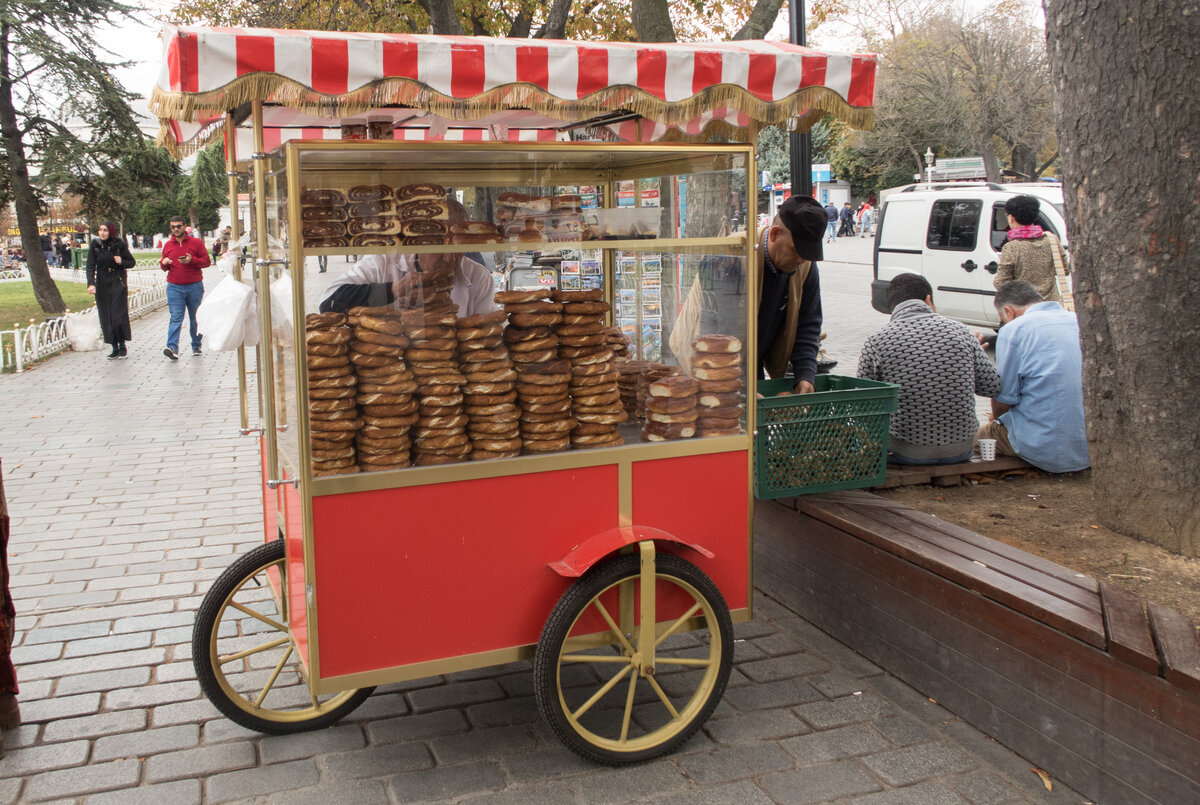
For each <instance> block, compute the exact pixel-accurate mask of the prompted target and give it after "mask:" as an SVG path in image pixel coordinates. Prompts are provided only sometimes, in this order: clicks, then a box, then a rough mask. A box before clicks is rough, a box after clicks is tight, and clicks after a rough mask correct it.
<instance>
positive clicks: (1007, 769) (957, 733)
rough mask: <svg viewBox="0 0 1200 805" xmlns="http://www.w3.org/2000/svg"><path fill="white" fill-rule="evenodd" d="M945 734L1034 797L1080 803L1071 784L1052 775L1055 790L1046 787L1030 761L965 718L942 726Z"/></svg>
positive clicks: (1049, 801)
mask: <svg viewBox="0 0 1200 805" xmlns="http://www.w3.org/2000/svg"><path fill="white" fill-rule="evenodd" d="M941 735H942V736H943V737H945V738H946V739H947V740H951V741H954V742H955V744H956V745H958V746H960V747H962V748H963V749H965V750H966V751H968V752H970V753H971V754H972V755H974V756H975V757H976V758H977V759H980V760H984V761H986V762H988V763H990V764H991V765H992V767H993V768H994V769H995V770H996V771H998V772H999V773H1001V774H1003V775H1005V777H1006V779H1008V780H1010V781H1011V782H1012V783H1013V784H1014V785H1015V786H1016V787H1017V788H1018V789H1019V790H1021V791H1022V792H1024V794H1025V796H1027V797H1029V798H1030V799H1035V800H1037V801H1038V802H1047V803H1061V805H1077V803H1078V802H1079V801H1080V799H1081V798H1080V796H1079V794H1077V793H1076V792H1075V791H1073V790H1072V789H1071V787H1070V786H1068V785H1066V784H1065V783H1063V782H1062V781H1061V780H1059V779H1057V778H1055V777H1053V776H1052V777H1051V778H1050V779H1051V781H1052V783H1053V785H1054V790H1053V791H1046V788H1045V786H1044V785H1043V784H1042V778H1041V777H1039V776H1037V775H1036V774H1034V773H1033V772H1031V771H1030V769H1029V766H1030V763H1029V761H1027V760H1026V759H1025V758H1023V757H1021V756H1020V755H1018V754H1017V753H1016V752H1014V751H1012V750H1011V749H1009V748H1008V747H1006V746H1004V744H1002V743H1000V742H998V741H996V740H995V739H993V738H991V737H990V736H988V735H986V734H984V733H983V732H981V731H979V730H977V729H975V728H974V727H972V726H971V725H970V724H966V723H964V722H961V721H957V722H955V723H952V724H949V725H948V726H946V727H944V728H943V729H942V730H941Z"/></svg>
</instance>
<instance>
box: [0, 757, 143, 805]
mask: <svg viewBox="0 0 1200 805" xmlns="http://www.w3.org/2000/svg"><path fill="white" fill-rule="evenodd" d="M5 763H8V760H7V759H6V760H5ZM140 775H141V769H140V768H139V766H138V764H137V763H128V762H122V761H113V762H112V763H93V764H91V765H88V766H80V767H78V768H74V769H62V770H61V771H48V772H43V773H40V774H37V775H35V776H34V777H33V778H32V779H30V781H29V784H28V785H27V786H26V787H25V796H24V799H25V800H26V801H28V802H38V801H40V800H49V799H63V798H66V797H73V796H81V795H83V794H90V793H93V792H99V791H111V790H113V789H117V788H129V787H131V786H134V785H137V782H138V777H139V776H140Z"/></svg>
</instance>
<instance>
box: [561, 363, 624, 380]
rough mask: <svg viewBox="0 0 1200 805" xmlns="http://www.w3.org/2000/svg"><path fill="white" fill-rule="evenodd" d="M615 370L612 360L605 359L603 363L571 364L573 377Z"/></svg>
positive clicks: (604, 373) (601, 373)
mask: <svg viewBox="0 0 1200 805" xmlns="http://www.w3.org/2000/svg"><path fill="white" fill-rule="evenodd" d="M612 371H615V370H614V368H613V364H612V361H604V362H602V363H581V364H575V365H572V366H571V375H572V376H573V377H590V376H591V375H606V374H608V373H609V372H612Z"/></svg>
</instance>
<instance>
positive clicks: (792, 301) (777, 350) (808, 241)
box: [758, 196, 826, 394]
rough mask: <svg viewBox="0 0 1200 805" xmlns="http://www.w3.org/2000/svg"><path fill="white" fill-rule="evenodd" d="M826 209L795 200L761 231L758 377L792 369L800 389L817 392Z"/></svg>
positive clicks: (802, 199)
mask: <svg viewBox="0 0 1200 805" xmlns="http://www.w3.org/2000/svg"><path fill="white" fill-rule="evenodd" d="M825 224H826V216H825V210H824V208H823V207H822V206H821V205H820V204H819V203H818V202H817V201H816V199H813V198H811V197H809V196H791V197H790V198H788V200H787V201H785V202H783V204H782V205H780V207H779V211H778V213H777V214H776V216H775V220H773V221H772V222H771V225H770V226H767V227H763V228H762V229H760V230H759V232H758V242H759V249H760V253H761V254H762V260H761V261H760V273H759V283H758V294H759V301H758V360H759V365H760V369H759V376H760V377H761V376H762V374H763V372H764V371H765V372H766V374H767V375H769V376H770V377H774V378H778V377H783V376H784V374H785V372H786V371H787V367H788V365H789V364H790V365H791V367H792V375H793V376H794V379H795V381H796V387H795V390H796V391H797V392H798V393H801V394H805V393H808V392H811V391H812V390H813V378H815V377H816V375H817V347H818V346H820V342H821V320H822V316H821V281H820V278H819V277H818V275H817V264H816V262H815V261H817V260H820V259H822V258H823V257H824V253H823V252H822V250H821V236H822V235H823V234H824V232H825Z"/></svg>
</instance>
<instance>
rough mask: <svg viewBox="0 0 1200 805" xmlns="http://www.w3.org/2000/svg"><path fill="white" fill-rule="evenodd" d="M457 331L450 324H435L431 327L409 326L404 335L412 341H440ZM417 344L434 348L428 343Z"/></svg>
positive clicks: (453, 336)
mask: <svg viewBox="0 0 1200 805" xmlns="http://www.w3.org/2000/svg"><path fill="white" fill-rule="evenodd" d="M457 332H458V331H457V330H456V329H455V328H454V327H453V326H451V325H447V324H436V325H433V326H432V327H411V328H409V329H407V330H406V331H405V335H407V336H408V337H409V338H411V339H412V340H413V341H433V340H439V341H440V340H442V339H445V338H450V339H453V338H455V336H456V334H457ZM418 346H424V347H425V348H426V349H434V347H431V346H429V345H428V344H421V345H418Z"/></svg>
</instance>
